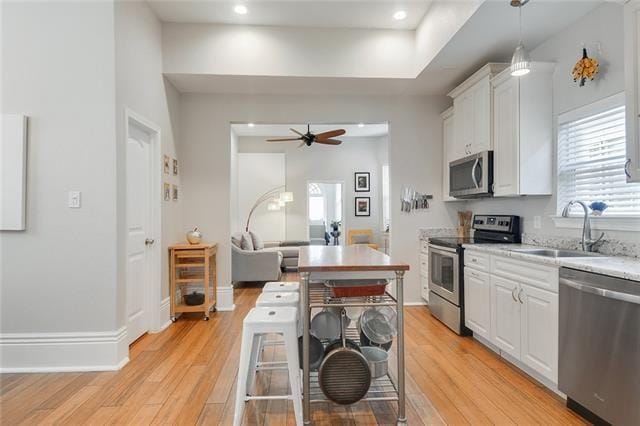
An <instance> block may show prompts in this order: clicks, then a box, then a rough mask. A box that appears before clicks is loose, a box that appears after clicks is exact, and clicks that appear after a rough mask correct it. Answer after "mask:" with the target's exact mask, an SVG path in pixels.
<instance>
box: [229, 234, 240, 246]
mask: <svg viewBox="0 0 640 426" xmlns="http://www.w3.org/2000/svg"><path fill="white" fill-rule="evenodd" d="M231 244H233V245H234V246H236V247H238V248H242V234H241V233H239V232H236V233H235V234H232V235H231Z"/></svg>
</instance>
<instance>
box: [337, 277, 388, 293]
mask: <svg viewBox="0 0 640 426" xmlns="http://www.w3.org/2000/svg"><path fill="white" fill-rule="evenodd" d="M388 283H389V282H388V281H387V280H329V281H326V282H325V286H327V287H329V288H330V289H331V294H332V295H333V297H366V296H382V295H384V292H385V289H386V288H387V284H388Z"/></svg>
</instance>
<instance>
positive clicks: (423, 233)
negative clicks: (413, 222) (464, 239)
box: [418, 228, 458, 240]
mask: <svg viewBox="0 0 640 426" xmlns="http://www.w3.org/2000/svg"><path fill="white" fill-rule="evenodd" d="M457 232H458V231H457V230H456V228H420V229H418V238H420V239H421V240H428V239H429V237H455V236H456V234H457Z"/></svg>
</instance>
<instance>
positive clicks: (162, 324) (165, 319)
mask: <svg viewBox="0 0 640 426" xmlns="http://www.w3.org/2000/svg"><path fill="white" fill-rule="evenodd" d="M170 305H171V301H170V300H169V298H168V297H167V298H166V299H163V300H162V301H161V302H160V310H159V315H158V318H159V321H158V326H157V327H156V328H154V329H153V330H151V331H150V332H151V333H160V332H162V331H163V330H165V329H166V328H167V327H169V326H170V325H171V324H172V323H171V319H170V318H169V316H170V315H171V306H170Z"/></svg>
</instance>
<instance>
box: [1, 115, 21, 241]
mask: <svg viewBox="0 0 640 426" xmlns="http://www.w3.org/2000/svg"><path fill="white" fill-rule="evenodd" d="M0 135H2V140H0V231H23V230H24V229H25V226H26V220H25V219H26V214H25V211H26V205H25V204H26V189H27V188H26V183H27V117H26V116H24V115H17V114H2V116H1V117H0Z"/></svg>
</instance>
